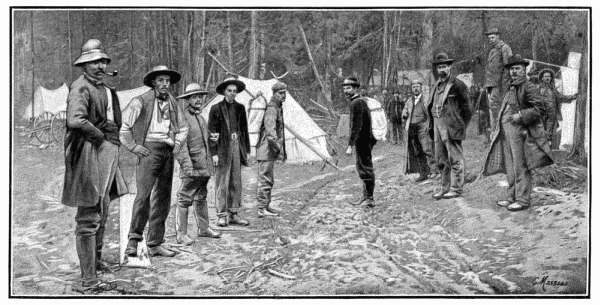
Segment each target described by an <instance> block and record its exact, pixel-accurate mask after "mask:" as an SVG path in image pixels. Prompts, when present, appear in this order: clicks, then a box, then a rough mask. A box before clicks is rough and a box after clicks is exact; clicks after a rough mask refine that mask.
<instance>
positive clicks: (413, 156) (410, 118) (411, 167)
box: [402, 79, 437, 182]
mask: <svg viewBox="0 0 600 305" xmlns="http://www.w3.org/2000/svg"><path fill="white" fill-rule="evenodd" d="M422 84H423V83H422V82H421V80H418V79H415V80H413V81H412V82H411V92H412V96H411V97H410V98H409V99H408V100H407V101H406V106H404V109H403V110H402V118H403V119H404V120H405V121H406V127H405V128H406V132H407V134H408V137H407V140H406V144H405V146H404V151H405V153H406V157H405V158H406V162H404V167H405V168H404V173H405V174H412V173H419V177H418V178H417V180H416V181H415V182H420V181H423V180H426V179H427V178H435V177H436V176H437V168H436V164H435V156H434V155H433V141H432V139H431V134H430V132H429V124H430V121H431V118H430V117H429V113H428V112H427V108H428V107H429V102H430V101H429V99H428V98H427V97H424V96H423V92H422V91H421V86H422Z"/></svg>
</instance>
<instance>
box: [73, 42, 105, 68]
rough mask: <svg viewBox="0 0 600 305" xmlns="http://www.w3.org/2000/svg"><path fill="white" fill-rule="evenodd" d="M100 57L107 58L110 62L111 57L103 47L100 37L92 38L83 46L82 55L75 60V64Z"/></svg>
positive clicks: (81, 63)
mask: <svg viewBox="0 0 600 305" xmlns="http://www.w3.org/2000/svg"><path fill="white" fill-rule="evenodd" d="M98 59H106V60H107V61H108V62H109V63H110V57H108V55H107V54H106V52H104V50H103V49H102V43H101V42H100V40H98V39H90V40H88V41H86V42H85V43H84V44H83V46H82V47H81V55H79V58H77V59H76V60H75V62H74V63H73V66H80V65H83V64H84V63H86V62H91V61H95V60H98Z"/></svg>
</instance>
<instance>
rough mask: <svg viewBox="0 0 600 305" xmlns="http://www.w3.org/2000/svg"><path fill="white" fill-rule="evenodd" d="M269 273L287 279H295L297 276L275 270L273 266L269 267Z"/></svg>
mask: <svg viewBox="0 0 600 305" xmlns="http://www.w3.org/2000/svg"><path fill="white" fill-rule="evenodd" d="M269 273H270V274H272V275H275V276H278V277H280V278H284V279H286V280H295V279H296V277H295V276H293V275H287V274H284V273H281V272H278V271H275V270H273V269H271V268H269Z"/></svg>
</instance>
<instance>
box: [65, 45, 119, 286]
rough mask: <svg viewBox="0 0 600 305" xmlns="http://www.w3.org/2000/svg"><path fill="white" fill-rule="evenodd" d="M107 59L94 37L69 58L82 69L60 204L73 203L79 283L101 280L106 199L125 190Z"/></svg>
mask: <svg viewBox="0 0 600 305" xmlns="http://www.w3.org/2000/svg"><path fill="white" fill-rule="evenodd" d="M109 63H110V58H109V57H108V55H107V54H106V53H105V52H104V50H103V49H102V45H101V43H100V41H99V40H97V39H90V40H88V41H87V42H86V43H85V44H84V45H83V47H82V48H81V56H79V58H78V59H77V60H76V61H75V62H74V63H73V65H74V66H78V67H81V68H82V70H83V74H82V75H81V76H80V77H79V78H77V79H76V80H75V81H74V82H73V83H72V84H71V87H70V88H69V96H68V97H67V131H66V135H65V144H64V148H65V179H64V186H63V194H62V201H61V202H62V203H63V204H65V205H67V206H72V207H77V213H76V214H75V222H76V226H75V245H76V248H77V256H78V257H79V267H80V268H81V277H82V281H83V283H82V285H83V286H85V287H89V286H93V285H96V284H98V283H100V280H99V279H98V276H97V273H96V272H97V271H103V272H108V271H110V268H109V267H108V266H107V265H106V264H105V263H104V262H103V261H102V260H101V256H102V246H103V238H104V229H105V224H106V219H107V217H108V208H109V204H110V201H111V200H112V199H114V198H116V197H118V196H121V195H124V194H126V193H127V191H128V190H127V185H126V184H125V180H124V179H123V176H122V175H121V170H120V168H119V145H120V144H121V143H120V142H119V128H120V126H121V107H120V105H119V99H118V97H117V94H116V91H115V88H113V87H111V86H109V85H108V84H106V83H104V82H103V81H102V79H103V77H104V75H105V74H106V66H107V65H108V64H109Z"/></svg>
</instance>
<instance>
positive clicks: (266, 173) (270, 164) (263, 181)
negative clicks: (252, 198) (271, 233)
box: [256, 160, 275, 210]
mask: <svg viewBox="0 0 600 305" xmlns="http://www.w3.org/2000/svg"><path fill="white" fill-rule="evenodd" d="M274 165H275V161H273V160H271V161H258V183H257V188H256V200H257V201H258V203H257V205H256V207H257V208H258V209H259V210H261V209H266V208H268V207H269V204H270V203H271V190H272V189H273V184H274V183H275V178H274V177H273V168H274Z"/></svg>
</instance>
